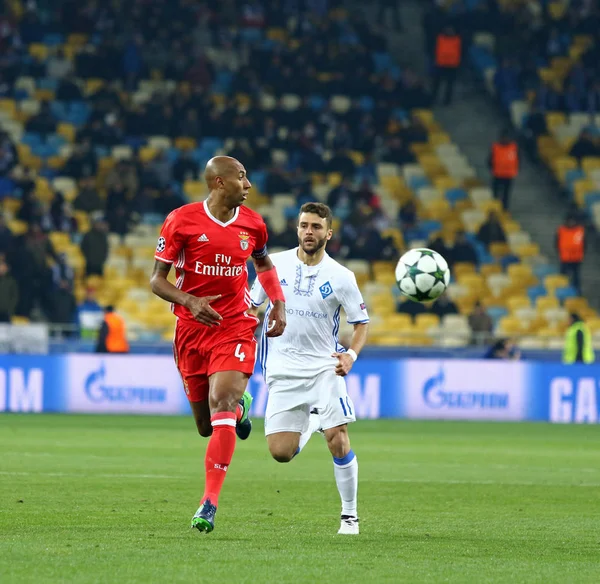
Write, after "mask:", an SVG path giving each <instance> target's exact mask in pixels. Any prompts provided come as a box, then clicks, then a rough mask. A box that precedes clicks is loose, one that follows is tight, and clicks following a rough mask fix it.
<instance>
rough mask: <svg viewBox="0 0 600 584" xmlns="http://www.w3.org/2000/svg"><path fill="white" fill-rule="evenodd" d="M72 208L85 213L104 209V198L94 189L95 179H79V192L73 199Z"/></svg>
mask: <svg viewBox="0 0 600 584" xmlns="http://www.w3.org/2000/svg"><path fill="white" fill-rule="evenodd" d="M73 208H74V209H75V210H76V211H84V212H85V213H93V212H94V211H103V210H104V200H103V199H102V197H100V194H99V193H98V190H97V189H96V179H94V178H93V177H85V178H82V179H81V180H80V181H79V192H78V194H77V196H76V197H75V200H74V201H73Z"/></svg>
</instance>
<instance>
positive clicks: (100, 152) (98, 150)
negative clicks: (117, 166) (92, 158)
mask: <svg viewBox="0 0 600 584" xmlns="http://www.w3.org/2000/svg"><path fill="white" fill-rule="evenodd" d="M94 153H95V154H96V156H97V157H98V158H105V157H106V156H110V148H107V147H106V146H94Z"/></svg>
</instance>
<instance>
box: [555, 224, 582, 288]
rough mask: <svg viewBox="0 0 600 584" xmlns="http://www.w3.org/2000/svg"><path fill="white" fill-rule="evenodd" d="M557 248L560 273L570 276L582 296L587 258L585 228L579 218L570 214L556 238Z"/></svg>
mask: <svg viewBox="0 0 600 584" xmlns="http://www.w3.org/2000/svg"><path fill="white" fill-rule="evenodd" d="M555 246H556V251H557V254H558V258H559V260H560V272H561V274H565V275H567V276H569V279H570V280H571V284H572V285H573V287H574V288H575V289H576V290H577V293H578V294H579V295H581V264H582V263H583V260H584V258H585V248H586V237H585V227H584V226H583V225H581V224H580V223H578V218H577V217H576V216H575V215H574V214H573V213H569V214H568V215H567V217H566V219H565V222H564V223H563V225H561V226H560V227H559V228H558V230H557V232H556V238H555Z"/></svg>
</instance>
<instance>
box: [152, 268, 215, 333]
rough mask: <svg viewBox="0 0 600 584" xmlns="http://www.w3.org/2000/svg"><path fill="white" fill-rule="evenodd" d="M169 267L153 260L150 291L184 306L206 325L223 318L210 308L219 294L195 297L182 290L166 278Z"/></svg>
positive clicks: (211, 324)
mask: <svg viewBox="0 0 600 584" xmlns="http://www.w3.org/2000/svg"><path fill="white" fill-rule="evenodd" d="M170 269H171V264H167V263H165V262H161V261H159V260H156V261H155V262H154V270H153V271H152V276H151V277H150V288H151V289H152V292H153V293H154V294H156V295H157V296H158V297H159V298H162V299H163V300H166V301H167V302H172V303H173V304H180V305H181V306H185V307H186V308H187V309H188V310H189V311H190V312H191V313H192V316H193V317H194V318H195V319H196V320H197V321H198V322H201V323H202V324H205V325H207V326H213V325H218V324H220V321H221V320H223V319H222V317H221V315H220V314H219V313H218V312H216V311H215V310H214V309H212V308H211V306H210V303H211V302H213V301H214V300H218V299H219V298H220V297H221V295H220V294H219V295H218V296H205V297H203V298H196V296H192V295H191V294H188V293H187V292H183V291H182V290H180V289H179V288H177V287H176V286H173V284H171V282H169V281H168V280H167V276H168V275H169V270H170Z"/></svg>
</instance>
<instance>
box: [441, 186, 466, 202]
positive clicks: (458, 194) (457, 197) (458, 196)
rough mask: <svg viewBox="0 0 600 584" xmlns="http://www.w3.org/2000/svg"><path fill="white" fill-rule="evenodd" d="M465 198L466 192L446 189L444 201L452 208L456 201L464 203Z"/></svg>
mask: <svg viewBox="0 0 600 584" xmlns="http://www.w3.org/2000/svg"><path fill="white" fill-rule="evenodd" d="M467 196H468V195H467V191H465V190H464V189H448V190H447V191H446V199H447V200H448V202H449V203H450V204H451V205H452V206H454V205H455V204H456V202H457V201H464V200H465V199H466V198H467Z"/></svg>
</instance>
